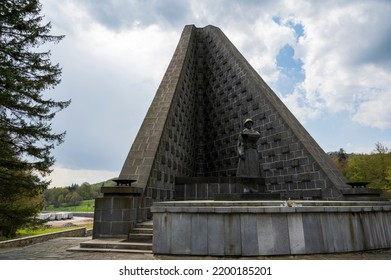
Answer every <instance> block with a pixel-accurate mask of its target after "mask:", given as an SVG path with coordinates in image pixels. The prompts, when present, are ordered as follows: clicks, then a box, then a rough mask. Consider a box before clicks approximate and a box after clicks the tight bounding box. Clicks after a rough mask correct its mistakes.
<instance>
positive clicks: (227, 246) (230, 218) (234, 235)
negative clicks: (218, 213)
mask: <svg viewBox="0 0 391 280" xmlns="http://www.w3.org/2000/svg"><path fill="white" fill-rule="evenodd" d="M240 226H241V223H240V216H239V214H226V215H224V255H226V256H240V255H241V254H242V240H241V230H240Z"/></svg>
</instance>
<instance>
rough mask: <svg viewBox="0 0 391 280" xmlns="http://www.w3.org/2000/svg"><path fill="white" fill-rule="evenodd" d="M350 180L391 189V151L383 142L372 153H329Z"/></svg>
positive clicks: (341, 150)
mask: <svg viewBox="0 0 391 280" xmlns="http://www.w3.org/2000/svg"><path fill="white" fill-rule="evenodd" d="M329 155H330V157H331V159H332V160H333V162H334V163H335V164H336V166H337V167H338V169H339V170H340V171H341V172H342V174H343V175H344V176H345V177H346V178H347V180H348V182H368V183H369V184H368V188H378V189H391V151H390V149H389V148H387V147H385V146H384V145H382V144H381V143H376V144H375V149H374V150H373V152H372V153H371V154H347V153H346V152H345V151H344V150H343V149H340V150H339V151H338V152H332V153H329Z"/></svg>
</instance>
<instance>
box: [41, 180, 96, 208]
mask: <svg viewBox="0 0 391 280" xmlns="http://www.w3.org/2000/svg"><path fill="white" fill-rule="evenodd" d="M100 188H101V184H94V185H90V184H89V183H87V182H85V183H83V184H81V185H78V184H72V185H71V186H69V187H62V188H50V189H46V190H45V191H44V194H43V198H44V202H45V206H49V205H53V206H54V207H55V208H58V207H62V206H78V205H80V203H81V202H82V201H83V200H89V199H94V198H96V197H99V196H100V195H101V192H100Z"/></svg>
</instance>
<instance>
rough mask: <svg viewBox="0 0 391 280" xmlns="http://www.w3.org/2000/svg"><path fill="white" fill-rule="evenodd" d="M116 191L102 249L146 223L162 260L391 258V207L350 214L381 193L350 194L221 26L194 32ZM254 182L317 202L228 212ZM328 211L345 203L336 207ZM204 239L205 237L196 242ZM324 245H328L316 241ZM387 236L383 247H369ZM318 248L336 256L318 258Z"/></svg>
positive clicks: (98, 223)
mask: <svg viewBox="0 0 391 280" xmlns="http://www.w3.org/2000/svg"><path fill="white" fill-rule="evenodd" d="M248 119H251V121H250V120H248ZM246 120H247V121H246ZM243 123H245V126H246V127H245V129H244V130H243ZM240 131H242V132H241V133H240ZM238 134H239V136H238ZM238 138H239V141H238ZM238 154H239V157H238ZM243 179H249V180H251V181H247V182H246V181H243ZM116 182H117V185H118V186H116V187H105V188H103V189H102V192H103V193H104V197H103V198H101V199H97V201H96V205H95V219H94V221H95V224H94V238H103V237H113V236H117V237H126V236H128V234H129V232H130V231H131V230H132V228H133V227H134V225H135V224H136V223H137V222H139V221H145V220H147V219H151V218H152V217H153V219H154V237H153V240H154V252H156V253H164V254H166V253H172V254H201V255H203V254H213V255H243V254H244V255H254V254H255V255H259V254H269V253H270V254H274V253H275V254H277V253H283V254H285V253H312V252H330V251H333V250H334V251H335V252H336V251H343V250H345V249H346V248H349V249H346V250H356V249H367V248H380V247H382V248H384V246H390V244H389V243H390V242H391V232H390V231H389V230H387V231H386V230H385V229H386V228H387V227H388V229H389V228H390V227H389V217H390V213H391V212H390V211H391V208H390V207H389V206H388V204H385V203H384V202H366V203H364V204H362V205H357V204H354V206H357V207H356V208H354V209H353V207H350V204H346V203H345V204H344V203H343V201H345V200H377V199H378V195H379V194H378V193H376V192H372V191H368V190H367V189H352V187H351V186H349V185H348V184H347V182H346V179H345V178H344V177H343V175H342V174H341V173H340V172H339V170H338V169H337V168H336V166H335V165H334V164H333V162H332V161H331V159H330V158H329V156H328V155H327V154H326V153H325V152H324V151H323V150H322V149H321V147H320V146H319V145H318V144H317V143H316V141H315V140H314V139H313V138H312V137H311V135H310V134H309V133H308V132H307V131H306V130H305V128H304V127H303V126H302V125H301V124H300V123H299V121H298V120H297V119H296V118H295V116H294V115H293V114H292V113H291V112H290V111H289V110H288V108H287V107H286V106H285V105H284V104H283V102H282V101H281V100H280V99H279V98H278V96H277V95H276V94H275V93H274V92H273V91H272V90H271V89H270V87H269V86H268V85H267V84H266V83H265V82H264V81H263V80H262V78H261V77H260V76H259V74H258V73H257V72H256V71H255V70H254V69H253V68H252V67H251V65H250V64H249V63H248V62H247V61H246V59H245V58H244V57H243V56H242V55H241V54H240V52H239V51H238V50H237V49H236V48H235V46H234V45H233V44H232V43H231V42H230V41H229V40H228V38H227V37H226V36H225V35H224V33H223V32H222V31H221V30H220V29H219V28H217V27H214V26H206V27H204V28H197V27H195V26H194V25H188V26H185V28H184V30H183V32H182V35H181V38H180V40H179V43H178V46H177V48H176V50H175V53H174V55H173V57H172V60H171V62H170V64H169V66H168V68H167V71H166V73H165V75H164V77H163V80H162V82H161V84H160V86H159V88H158V90H157V92H156V95H155V97H154V99H153V101H152V104H151V106H150V108H149V110H148V112H147V114H146V117H145V119H144V121H143V123H142V125H141V128H140V130H139V132H138V134H137V136H136V138H135V140H134V142H133V144H132V146H131V149H130V151H129V154H128V156H127V158H126V160H125V162H124V165H123V168H122V170H121V172H120V174H119V177H118V178H117V180H116ZM248 182H250V183H251V188H252V189H255V190H256V191H258V192H260V190H261V191H262V192H264V193H266V194H270V197H273V198H274V199H275V198H278V199H283V200H285V199H287V198H288V197H291V198H292V199H295V200H310V201H313V202H308V203H301V202H300V203H298V204H300V205H303V207H280V206H279V205H281V204H282V201H269V202H260V201H256V202H254V201H253V202H250V201H247V202H245V201H232V200H235V199H232V200H231V201H221V198H222V197H236V198H239V199H241V198H243V196H242V195H243V193H244V192H245V188H246V187H248V185H246V184H247V183H248ZM249 195H252V194H249ZM255 198H256V197H255ZM200 200H203V201H202V202H197V201H200ZM204 200H208V202H205V201H204ZM215 200H220V201H215ZM257 200H259V197H258V198H257ZM317 200H322V201H323V202H322V203H323V204H317V202H316V201H317ZM327 200H332V201H340V202H338V204H335V205H337V206H335V207H332V208H329V206H331V205H329V204H327V203H326V204H325V202H324V201H327ZM173 201H178V202H173ZM181 205H182V206H183V207H182V206H181ZM318 206H319V207H320V208H319V209H318V208H316V207H318ZM338 207H340V208H338ZM375 207H377V208H376V209H375ZM315 208H316V209H315ZM300 209H302V210H300ZM352 209H353V210H352ZM314 211H315V212H314ZM298 212H300V213H298ZM331 212H332V213H334V214H331ZM339 212H346V213H348V214H346V215H340V214H339ZM367 212H369V213H367ZM375 212H376V213H375ZM378 212H379V213H378ZM319 213H321V214H319ZM380 213H381V214H380ZM379 215H380V216H382V220H381V221H377V222H376V227H377V228H378V229H374V231H373V232H367V231H371V229H370V228H371V227H370V226H367V224H368V223H372V221H374V220H373V219H374V217H375V216H379ZM342 216H343V217H342ZM353 216H354V217H353ZM339 219H342V220H343V221H344V222H343V223H339V224H340V225H341V224H343V225H345V222H346V223H349V225H351V227H350V228H349V229H347V228H344V229H343V234H342V233H339V232H337V231H335V230H333V227H332V225H335V224H336V223H338V221H339ZM264 225H265V226H264ZM195 228H196V229H197V233H193V232H192V229H195ZM383 229H384V230H383ZM378 230H379V231H378ZM313 232H316V236H312V233H313ZM379 232H381V233H379ZM321 234H322V238H323V239H322V240H323V241H322V240H320V239H319V240H318V239H317V238H320V236H321ZM379 234H383V235H382V237H381V238H380V237H379V238H378V239H376V241H373V242H372V241H371V242H372V243H371V244H372V245H373V246H372V245H371V246H364V245H362V244H361V243H360V242H366V240H367V238H372V239H373V238H375V236H380V235H379ZM349 235H357V236H356V237H357V238H356V239H357V240H356V241H355V242H356V243H354V244H351V243H349V242H350V241H348V240H346V238H348V237H349ZM279 236H281V238H279ZM330 236H332V237H330ZM341 236H342V237H341ZM340 237H341V238H342V239H341V238H340ZM345 237H346V238H345ZM270 238H273V240H274V241H273V240H271V239H270ZM376 238H377V237H376ZM222 239H224V240H225V241H224V242H220V241H221V240H222ZM169 240H178V242H176V244H173V243H167V242H169ZM278 240H284V242H277V241H278ZM363 240H364V241H363ZM244 241H245V242H244ZM272 241H273V242H272ZM288 241H289V242H288ZM318 241H319V242H323V243H322V244H326V243H327V246H326V245H324V246H323V245H322V246H323V247H319V246H318V247H317V246H316V242H318ZM325 242H326V243H325ZM368 242H369V241H368ZM348 243H349V244H348ZM358 243H360V244H361V245H357V244H358ZM335 244H337V245H335ZM268 246H269V247H268ZM270 246H274V247H273V248H271V247H270ZM279 246H285V247H284V248H279ZM297 246H298V247H297ZM288 247H289V248H288Z"/></svg>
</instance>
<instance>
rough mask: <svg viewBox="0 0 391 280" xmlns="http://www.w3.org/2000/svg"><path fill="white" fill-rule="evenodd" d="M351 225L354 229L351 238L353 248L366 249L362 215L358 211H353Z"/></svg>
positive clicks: (354, 249)
mask: <svg viewBox="0 0 391 280" xmlns="http://www.w3.org/2000/svg"><path fill="white" fill-rule="evenodd" d="M349 227H350V228H351V230H352V235H351V240H352V246H353V247H352V250H353V251H361V250H364V236H363V228H362V223H361V219H360V215H359V213H357V212H352V213H351V216H350V221H349Z"/></svg>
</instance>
